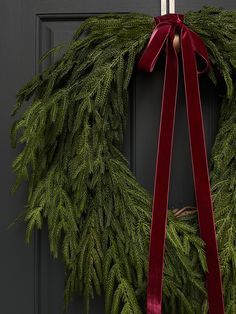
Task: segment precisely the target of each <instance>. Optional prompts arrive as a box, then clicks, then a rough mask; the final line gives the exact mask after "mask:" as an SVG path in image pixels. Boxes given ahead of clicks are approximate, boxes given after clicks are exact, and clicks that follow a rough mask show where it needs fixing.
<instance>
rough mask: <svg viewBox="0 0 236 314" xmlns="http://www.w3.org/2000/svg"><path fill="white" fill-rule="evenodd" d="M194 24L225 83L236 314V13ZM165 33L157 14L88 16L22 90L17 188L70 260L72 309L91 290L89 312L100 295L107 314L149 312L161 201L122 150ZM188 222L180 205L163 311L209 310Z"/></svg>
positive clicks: (191, 17) (225, 242)
mask: <svg viewBox="0 0 236 314" xmlns="http://www.w3.org/2000/svg"><path fill="white" fill-rule="evenodd" d="M185 23H186V24H187V25H188V27H190V28H191V29H192V30H193V31H195V32H197V33H198V34H199V35H200V36H201V37H202V38H203V40H204V42H205V44H206V47H207V48H208V52H209V56H210V60H211V63H212V68H211V71H210V73H209V77H210V79H211V80H212V81H213V82H214V83H215V84H216V85H218V84H219V83H221V85H222V86H224V87H225V88H224V90H223V91H222V95H220V96H221V98H222V100H223V104H222V108H221V118H220V124H219V131H218V134H217V137H216V141H215V144H214V147H213V152H212V157H211V185H212V191H213V197H214V208H215V218H216V228H217V237H218V243H219V254H220V261H221V267H222V274H223V284H224V293H225V302H226V309H227V313H234V312H236V295H235V294H236V250H235V246H236V234H235V225H236V205H235V204H236V180H235V170H236V144H235V143H236V141H235V139H236V98H235V87H234V81H233V79H234V77H235V68H236V54H235V49H236V12H235V11H225V10H221V9H215V8H204V9H202V10H201V11H199V12H188V13H187V14H186V18H185ZM153 27H154V21H153V18H152V17H150V16H147V15H144V14H135V13H131V14H106V15H102V16H97V17H92V18H89V19H87V20H86V21H85V22H84V23H83V24H82V25H81V26H80V28H79V29H78V30H77V32H76V33H75V35H74V38H73V40H72V42H71V43H70V44H69V45H68V47H66V51H65V53H64V55H63V56H62V57H61V58H60V60H59V61H57V62H56V63H55V64H53V65H51V66H50V67H48V68H47V69H46V70H45V71H44V72H43V73H41V74H39V75H37V76H36V77H35V78H33V79H32V80H31V81H30V82H29V83H27V84H26V85H25V86H24V87H23V88H22V89H21V90H20V91H19V92H18V95H17V103H16V106H15V108H14V111H13V115H14V114H15V113H16V112H17V111H18V109H19V108H20V107H21V106H22V104H23V103H24V102H25V101H28V100H31V104H30V106H28V108H27V109H26V111H25V112H24V113H23V114H22V116H21V117H20V119H19V120H17V121H16V122H15V123H14V124H13V127H12V134H11V137H12V143H13V146H14V147H15V146H16V145H17V144H18V143H21V144H22V143H23V144H24V145H23V148H22V150H21V152H20V154H19V155H18V157H17V158H16V160H15V161H14V163H13V169H14V171H15V173H16V182H15V185H14V187H13V190H16V189H17V188H18V187H19V185H20V184H21V182H22V181H25V180H27V181H28V201H27V209H26V211H25V213H24V217H25V222H26V224H27V229H26V240H27V242H29V241H30V239H31V235H32V231H33V230H34V228H37V229H41V228H42V226H43V224H45V225H47V228H48V234H49V243H50V250H51V254H52V255H53V256H54V257H58V256H62V257H63V261H64V265H65V271H66V274H67V281H66V285H65V307H67V306H68V304H69V302H70V301H71V299H72V297H73V296H74V295H75V294H76V293H80V294H81V295H83V296H84V300H85V302H84V309H85V313H89V303H90V300H91V298H93V297H94V296H95V295H100V294H104V300H105V312H106V313H107V314H109V313H112V314H120V313H122V314H132V313H133V314H138V313H145V294H146V275H147V264H148V248H149V232H150V223H151V201H152V197H151V195H149V193H148V192H147V191H146V190H145V189H144V188H143V187H142V186H141V185H140V184H139V183H138V182H137V180H136V179H135V176H134V175H133V174H132V172H131V171H130V170H129V167H128V162H127V160H126V159H125V157H124V156H123V154H122V151H121V149H122V143H123V137H124V132H125V127H126V122H127V121H126V120H127V107H128V98H129V97H128V88H129V83H130V80H131V77H132V73H133V70H134V67H135V64H136V61H137V59H138V58H139V57H140V53H141V52H142V50H143V48H144V47H145V46H146V44H147V42H148V39H149V38H150V35H151V33H152V30H153ZM81 35H83V36H81ZM56 50H57V48H56V49H52V50H51V51H50V52H49V53H48V54H50V53H53V52H56ZM48 54H47V55H45V57H44V58H46V57H47V56H48ZM177 216H178V215H176V214H175V212H174V211H172V210H169V214H168V225H167V239H166V253H165V269H164V288H163V309H164V310H163V311H164V313H188V314H189V313H199V314H200V313H201V314H202V313H207V311H208V309H207V294H206V289H205V285H204V282H205V280H204V273H205V272H206V263H205V256H204V244H203V243H202V241H201V239H200V237H199V234H198V229H197V219H196V215H195V214H192V215H190V216H188V217H187V218H186V217H184V218H183V217H182V218H179V217H177Z"/></svg>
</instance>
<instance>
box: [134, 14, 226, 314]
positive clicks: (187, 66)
mask: <svg viewBox="0 0 236 314" xmlns="http://www.w3.org/2000/svg"><path fill="white" fill-rule="evenodd" d="M183 20H184V16H183V15H180V14H167V15H163V16H160V17H156V18H155V22H156V27H155V28H154V30H153V33H152V35H151V38H150V40H149V43H148V45H147V47H146V49H145V50H144V52H143V55H142V56H141V59H140V61H139V64H138V67H139V69H142V70H145V71H147V72H152V71H153V69H154V67H155V64H156V61H157V59H158V57H159V55H160V53H161V51H162V48H164V46H165V52H166V68H165V83H164V90H163V99H162V113H161V121H160V131H159V141H158V151H157V161H156V174H155V185H154V198H153V210H152V226H151V237H150V252H149V270H148V287H147V314H161V306H162V281H163V265H164V251H165V236H166V221H167V208H168V194H169V181H170V165H171V155H172V143H173V131H174V119H175V111H176V98H177V87H178V73H179V63H178V56H177V53H176V50H175V49H174V47H173V40H174V36H175V34H176V33H179V35H180V43H181V52H182V62H183V73H184V84H185V96H186V107H187V117H188V127H189V137H190V146H191V156H192V166H193V176H194V187H195V196H196V204H197V208H198V220H199V227H200V234H201V237H202V239H203V241H204V242H205V251H206V259H207V266H208V273H207V276H206V277H207V278H206V279H207V280H206V281H207V289H208V303H209V312H210V313H211V314H223V313H224V302H223V292H222V284H221V274H220V267H219V259H218V249H217V241H216V233H215V225H214V218H213V205H212V199H211V192H210V183H209V174H208V165H207V156H206V145H205V138H204V128H203V121H202V110H201V100H200V93H199V83H198V74H200V73H203V72H206V71H207V69H208V67H209V59H208V54H207V51H206V48H205V45H204V43H203V41H202V40H201V38H200V37H199V36H198V35H197V34H196V33H194V32H193V31H192V30H190V29H189V28H188V27H187V26H186V25H185V24H184V23H183ZM197 57H199V59H200V61H202V64H203V68H202V69H201V70H200V69H198V66H197V60H196V59H197Z"/></svg>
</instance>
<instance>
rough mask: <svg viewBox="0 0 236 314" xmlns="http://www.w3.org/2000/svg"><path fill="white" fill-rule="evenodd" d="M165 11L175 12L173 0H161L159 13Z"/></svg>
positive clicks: (164, 12) (165, 12)
mask: <svg viewBox="0 0 236 314" xmlns="http://www.w3.org/2000/svg"><path fill="white" fill-rule="evenodd" d="M168 4H169V6H168ZM167 13H175V0H169V1H168V0H161V15H164V14H167Z"/></svg>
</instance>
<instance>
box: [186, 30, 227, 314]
mask: <svg viewBox="0 0 236 314" xmlns="http://www.w3.org/2000/svg"><path fill="white" fill-rule="evenodd" d="M181 37H182V60H183V71H184V82H185V94H186V106H187V116H188V125H189V136H190V146H191V155H192V166H193V176H194V185H195V195H196V203H197V208H198V219H199V227H200V234H201V237H202V239H203V241H204V242H205V250H206V259H207V266H208V273H207V288H208V303H209V313H210V314H224V301H223V292H222V283H221V274H220V266H219V259H218V248H217V240H216V232H215V224H214V217H213V205H212V199H211V191H210V182H209V173H208V165H207V155H206V145H205V137H204V127H203V119H202V110H201V100H200V93H199V83H198V74H197V65H196V56H195V51H194V47H193V45H192V43H191V38H190V36H188V33H187V32H183V34H182V36H181Z"/></svg>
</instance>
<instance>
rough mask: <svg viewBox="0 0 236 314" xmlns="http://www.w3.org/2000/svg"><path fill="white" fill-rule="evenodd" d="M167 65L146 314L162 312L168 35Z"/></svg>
mask: <svg viewBox="0 0 236 314" xmlns="http://www.w3.org/2000/svg"><path fill="white" fill-rule="evenodd" d="M166 50H167V51H166V68H165V79H164V90H163V100H162V112H161V121H160V130H159V141H158V151H157V160H156V174H155V184H154V196H153V209H152V225H151V236H150V251H149V269H148V287H147V314H161V311H162V282H163V268H164V252H165V237H166V222H167V208H168V194H169V181H170V168H171V156H172V143H173V132H174V121H175V111H176V97H177V87H178V58H177V54H176V52H175V50H174V48H173V44H172V40H171V38H168V39H167V41H166Z"/></svg>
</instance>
